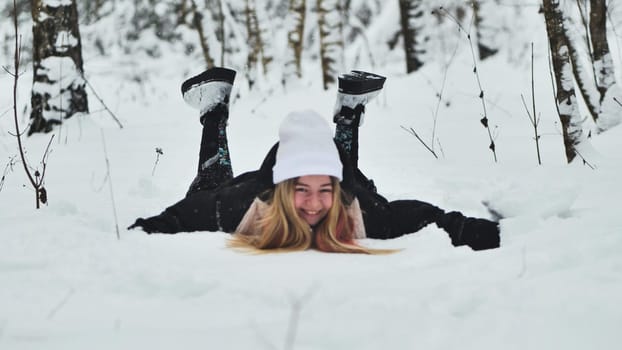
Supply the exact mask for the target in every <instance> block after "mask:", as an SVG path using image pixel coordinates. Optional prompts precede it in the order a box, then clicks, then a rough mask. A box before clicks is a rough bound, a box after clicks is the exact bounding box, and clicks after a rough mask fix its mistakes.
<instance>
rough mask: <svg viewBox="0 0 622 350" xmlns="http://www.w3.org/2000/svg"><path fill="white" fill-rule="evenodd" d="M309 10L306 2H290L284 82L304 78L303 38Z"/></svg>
mask: <svg viewBox="0 0 622 350" xmlns="http://www.w3.org/2000/svg"><path fill="white" fill-rule="evenodd" d="M306 10H307V6H306V1H305V0H290V1H289V17H290V18H288V20H289V21H288V22H287V23H288V30H287V59H286V60H285V71H284V73H283V81H284V82H287V81H288V80H289V79H290V78H292V77H293V76H296V77H298V78H302V69H301V60H302V48H303V39H304V38H303V36H304V28H305V13H306Z"/></svg>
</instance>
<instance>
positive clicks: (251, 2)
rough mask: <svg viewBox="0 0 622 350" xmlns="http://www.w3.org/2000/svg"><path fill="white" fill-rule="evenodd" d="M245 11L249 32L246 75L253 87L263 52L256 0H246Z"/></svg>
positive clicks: (250, 85)
mask: <svg viewBox="0 0 622 350" xmlns="http://www.w3.org/2000/svg"><path fill="white" fill-rule="evenodd" d="M245 4H246V5H245V8H244V13H245V15H246V33H247V34H248V56H247V59H246V66H247V67H246V76H247V78H248V85H249V87H250V88H251V89H252V88H253V85H254V84H255V80H256V79H257V63H258V61H259V55H260V52H261V47H260V46H261V40H260V37H259V24H258V23H257V13H256V12H255V0H246V3H245Z"/></svg>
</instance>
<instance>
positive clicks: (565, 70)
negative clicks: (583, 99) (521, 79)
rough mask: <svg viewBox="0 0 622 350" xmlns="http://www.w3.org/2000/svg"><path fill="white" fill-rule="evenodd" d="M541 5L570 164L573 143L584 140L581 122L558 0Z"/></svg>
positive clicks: (551, 0) (575, 152)
mask: <svg viewBox="0 0 622 350" xmlns="http://www.w3.org/2000/svg"><path fill="white" fill-rule="evenodd" d="M543 5H544V6H543V7H544V18H545V21H546V31H547V35H548V40H549V47H550V50H551V60H552V63H553V73H554V76H555V85H556V89H557V91H556V103H557V112H558V115H559V119H560V121H561V125H562V135H563V139H564V147H565V151H566V160H567V161H568V162H569V163H570V162H571V161H572V160H573V159H574V158H575V157H576V156H577V146H578V145H579V144H580V143H581V142H582V141H583V139H584V136H583V130H582V127H581V124H582V121H581V116H580V114H579V110H578V107H577V98H576V94H575V90H574V83H573V73H572V66H571V63H570V55H569V48H568V44H567V41H566V37H565V29H564V19H563V14H562V12H561V10H560V8H559V0H543Z"/></svg>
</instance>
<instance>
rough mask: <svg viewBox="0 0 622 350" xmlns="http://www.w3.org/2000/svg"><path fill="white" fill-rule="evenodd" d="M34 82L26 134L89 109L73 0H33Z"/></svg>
mask: <svg viewBox="0 0 622 350" xmlns="http://www.w3.org/2000/svg"><path fill="white" fill-rule="evenodd" d="M32 20H33V26H32V33H33V86H32V96H31V107H32V111H31V114H30V118H31V126H30V129H29V131H28V135H31V134H33V133H35V132H50V131H51V130H52V128H53V125H55V124H61V123H62V120H63V119H67V118H69V117H71V116H73V115H74V114H76V113H80V112H88V100H87V94H86V90H85V81H84V78H83V73H84V70H83V62H82V43H81V40H80V31H79V28H78V9H77V7H76V2H75V0H33V1H32Z"/></svg>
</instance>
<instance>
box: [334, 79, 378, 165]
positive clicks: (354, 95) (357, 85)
mask: <svg viewBox="0 0 622 350" xmlns="http://www.w3.org/2000/svg"><path fill="white" fill-rule="evenodd" d="M385 80H386V78H385V77H383V76H380V75H377V74H373V73H366V72H362V71H352V72H350V73H348V74H342V75H340V76H339V91H338V92H337V102H336V103H335V109H334V113H333V121H334V122H335V124H336V129H335V141H336V142H337V144H338V145H339V146H340V147H341V148H342V149H343V150H344V151H346V152H347V153H348V155H349V158H350V161H351V163H352V165H353V166H354V167H355V168H357V167H358V147H359V141H358V140H359V130H358V128H359V127H360V126H361V125H362V124H363V117H364V115H365V105H366V104H367V102H369V101H370V100H371V99H372V98H374V97H375V96H376V95H378V94H379V93H380V90H382V86H383V84H384V82H385Z"/></svg>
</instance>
